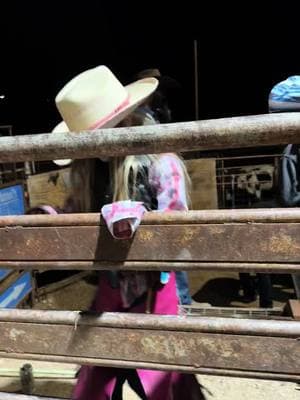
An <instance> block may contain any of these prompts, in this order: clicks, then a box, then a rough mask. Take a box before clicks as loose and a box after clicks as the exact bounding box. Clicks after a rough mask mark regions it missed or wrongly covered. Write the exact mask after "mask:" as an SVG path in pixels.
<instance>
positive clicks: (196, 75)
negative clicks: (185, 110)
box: [194, 40, 199, 121]
mask: <svg viewBox="0 0 300 400" xmlns="http://www.w3.org/2000/svg"><path fill="white" fill-rule="evenodd" d="M194 72H195V119H196V121H197V120H198V119H199V92H198V90H199V88H198V41H197V40H194Z"/></svg>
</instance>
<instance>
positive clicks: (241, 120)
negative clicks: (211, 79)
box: [0, 113, 300, 162]
mask: <svg viewBox="0 0 300 400" xmlns="http://www.w3.org/2000/svg"><path fill="white" fill-rule="evenodd" d="M299 142H300V114H299V113H282V114H267V115H256V116H246V117H233V118H220V119H214V120H206V121H193V122H182V123H176V124H163V125H155V126H153V125H151V126H142V127H131V128H115V129H104V130H98V131H93V134H92V135H91V134H90V133H89V132H81V133H76V134H72V133H66V134H59V135H55V134H40V135H24V136H16V137H3V138H0V162H11V161H14V162H16V161H31V160H53V159H59V158H73V159H74V158H93V157H101V156H112V157H113V156H124V155H128V154H149V153H162V152H167V151H176V152H182V151H193V150H214V149H226V148H240V147H254V146H255V147H257V146H270V145H278V144H288V143H299Z"/></svg>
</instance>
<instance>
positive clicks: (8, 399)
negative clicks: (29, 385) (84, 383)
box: [0, 392, 63, 400]
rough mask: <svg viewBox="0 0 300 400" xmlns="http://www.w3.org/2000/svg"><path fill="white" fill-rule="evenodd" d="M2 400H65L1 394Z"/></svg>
mask: <svg viewBox="0 0 300 400" xmlns="http://www.w3.org/2000/svg"><path fill="white" fill-rule="evenodd" d="M0 399H1V400H63V399H59V398H57V397H55V398H54V397H44V396H43V397H40V396H27V395H25V394H15V393H4V392H0Z"/></svg>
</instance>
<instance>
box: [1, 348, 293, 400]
mask: <svg viewBox="0 0 300 400" xmlns="http://www.w3.org/2000/svg"><path fill="white" fill-rule="evenodd" d="M0 357H1V358H13V359H20V360H35V361H47V362H55V363H71V364H73V363H74V364H81V365H95V362H97V365H101V366H103V367H109V368H130V369H136V368H140V369H151V370H159V371H162V370H166V371H176V372H178V371H181V372H185V373H195V374H200V375H214V376H225V377H236V378H248V379H265V380H274V381H284V382H296V383H299V380H300V374H299V375H297V374H280V373H276V372H275V373H272V372H271V373H270V372H261V371H245V370H235V369H227V368H222V369H221V368H205V367H201V366H197V365H195V366H187V365H180V366H179V365H170V364H159V363H155V364H154V363H153V364H151V363H146V362H138V363H135V362H132V361H123V360H111V359H101V360H96V361H94V360H93V359H90V358H83V357H80V358H78V357H68V358H66V357H64V356H51V355H36V354H32V353H5V352H1V351H0ZM0 399H1V400H2V398H1V397H0ZM5 400H6V399H5ZM7 400H10V399H9V398H8V399H7ZM16 400H17V399H16ZM20 400H23V399H20ZM24 400H27V399H24ZM28 400H31V399H28ZM33 400H35V399H33ZM38 400H44V398H41V399H38ZM45 400H59V399H52V398H51V399H47V398H46V399H45Z"/></svg>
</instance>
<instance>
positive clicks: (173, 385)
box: [72, 272, 203, 400]
mask: <svg viewBox="0 0 300 400" xmlns="http://www.w3.org/2000/svg"><path fill="white" fill-rule="evenodd" d="M92 308H93V310H95V311H98V312H104V311H113V312H122V311H124V309H123V308H122V302H121V296H120V291H119V289H113V288H112V287H111V286H110V285H109V283H108V280H107V277H106V276H105V274H102V275H101V277H100V281H99V287H98V293H97V295H96V298H95V301H94V304H93V307H92ZM130 312H134V313H143V312H145V302H142V303H140V304H138V305H137V306H135V307H132V308H131V309H130ZM153 313H154V314H162V315H168V314H169V315H176V314H177V313H178V297H177V293H176V284H175V274H174V273H173V272H172V273H171V275H170V280H169V282H168V283H167V284H166V285H164V286H163V287H162V288H161V289H160V290H158V291H157V292H156V296H155V299H154V303H153ZM121 345H122V344H120V346H121ZM137 374H138V376H139V379H140V381H141V383H142V386H143V388H144V391H145V393H146V396H147V399H148V400H182V399H186V400H199V399H203V397H202V394H201V390H200V387H199V385H198V383H197V381H196V378H195V377H194V375H186V374H181V373H178V372H165V371H150V370H141V369H138V370H137ZM117 376H118V369H116V368H109V367H93V366H83V367H82V368H81V371H80V374H79V378H78V382H77V385H76V387H75V389H74V392H73V396H72V399H73V400H109V399H111V397H112V394H113V391H114V388H115V384H116V379H117Z"/></svg>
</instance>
